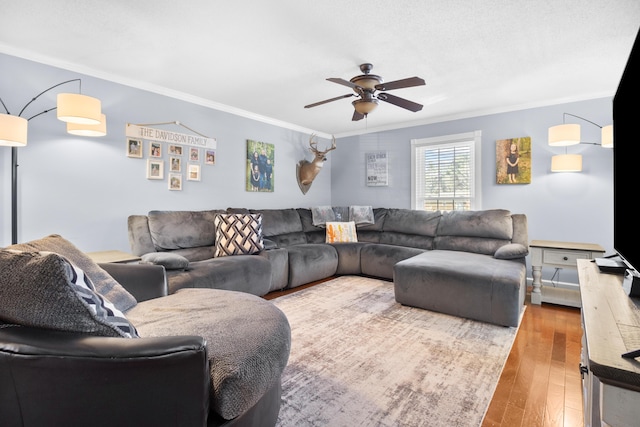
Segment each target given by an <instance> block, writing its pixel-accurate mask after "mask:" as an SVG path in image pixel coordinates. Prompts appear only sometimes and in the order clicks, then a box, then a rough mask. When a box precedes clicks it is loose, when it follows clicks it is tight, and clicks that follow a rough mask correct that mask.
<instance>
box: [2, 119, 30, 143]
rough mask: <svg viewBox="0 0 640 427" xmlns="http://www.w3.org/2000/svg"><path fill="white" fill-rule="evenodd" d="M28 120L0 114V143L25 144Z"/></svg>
mask: <svg viewBox="0 0 640 427" xmlns="http://www.w3.org/2000/svg"><path fill="white" fill-rule="evenodd" d="M28 123H29V122H28V121H27V119H25V118H22V117H18V116H12V115H11V114H0V145H4V146H8V147H24V146H25V145H27V128H28Z"/></svg>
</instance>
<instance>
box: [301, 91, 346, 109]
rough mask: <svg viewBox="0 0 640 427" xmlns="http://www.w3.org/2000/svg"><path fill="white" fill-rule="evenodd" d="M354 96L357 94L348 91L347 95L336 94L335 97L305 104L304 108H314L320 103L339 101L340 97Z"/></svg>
mask: <svg viewBox="0 0 640 427" xmlns="http://www.w3.org/2000/svg"><path fill="white" fill-rule="evenodd" d="M352 96H356V95H355V94H354V93H348V94H346V95H340V96H336V97H335V98H331V99H325V100H324V101H320V102H315V103H313V104H309V105H305V106H304V108H312V107H317V106H318V105H322V104H326V103H327V102H332V101H337V100H338V99H344V98H351V97H352Z"/></svg>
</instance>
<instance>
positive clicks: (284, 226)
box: [250, 209, 302, 237]
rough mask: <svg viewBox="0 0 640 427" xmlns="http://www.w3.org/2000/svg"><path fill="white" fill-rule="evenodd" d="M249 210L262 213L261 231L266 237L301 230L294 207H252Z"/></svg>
mask: <svg viewBox="0 0 640 427" xmlns="http://www.w3.org/2000/svg"><path fill="white" fill-rule="evenodd" d="M250 212H251V213H254V214H260V215H262V233H263V234H264V235H265V236H267V237H269V236H278V235H282V234H289V233H299V232H301V231H302V222H301V221H300V215H299V214H298V211H297V210H295V209H260V210H254V209H252V210H251V211H250Z"/></svg>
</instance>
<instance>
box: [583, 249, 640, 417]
mask: <svg viewBox="0 0 640 427" xmlns="http://www.w3.org/2000/svg"><path fill="white" fill-rule="evenodd" d="M577 264H578V277H579V281H580V298H581V300H582V331H583V336H582V360H581V371H582V373H583V376H582V392H583V394H582V395H583V403H584V425H585V426H586V427H592V426H593V427H599V426H612V427H617V426H637V425H639V424H640V404H639V403H640V358H635V359H630V358H624V357H621V355H622V354H623V353H626V352H629V351H632V350H636V349H639V348H640V299H637V298H630V297H628V296H627V294H626V293H625V292H624V290H623V288H622V279H623V277H622V276H621V275H614V274H606V273H600V270H599V269H598V266H596V265H595V263H594V262H591V261H589V260H578V261H577Z"/></svg>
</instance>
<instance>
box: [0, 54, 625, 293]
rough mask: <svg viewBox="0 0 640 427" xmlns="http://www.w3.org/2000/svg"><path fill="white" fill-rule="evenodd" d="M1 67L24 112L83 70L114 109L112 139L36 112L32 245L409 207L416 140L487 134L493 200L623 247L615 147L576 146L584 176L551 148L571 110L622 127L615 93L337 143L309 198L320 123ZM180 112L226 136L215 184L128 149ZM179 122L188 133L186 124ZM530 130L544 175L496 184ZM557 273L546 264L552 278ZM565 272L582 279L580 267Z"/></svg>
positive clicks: (3, 82) (114, 245)
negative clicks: (308, 164)
mask: <svg viewBox="0 0 640 427" xmlns="http://www.w3.org/2000/svg"><path fill="white" fill-rule="evenodd" d="M0 69H1V70H2V79H0V96H1V97H2V99H3V100H4V102H5V103H6V104H7V107H8V108H9V110H10V111H11V112H12V113H13V114H17V112H18V110H19V109H20V108H22V106H23V105H24V104H25V103H26V102H28V101H29V99H30V98H31V97H33V96H34V95H35V94H37V93H39V92H40V91H42V90H44V89H46V88H47V87H48V86H50V85H53V84H56V83H59V82H61V81H64V80H68V79H73V78H78V77H82V79H83V82H82V87H83V93H85V94H88V95H91V96H95V97H97V98H100V99H101V100H102V106H103V111H104V112H105V113H106V114H107V117H108V135H107V136H106V137H102V138H82V137H76V136H71V135H68V134H67V133H66V132H65V126H64V123H62V122H60V121H58V120H57V119H56V117H55V112H51V113H49V114H47V115H44V116H41V117H38V118H36V119H33V120H32V121H31V122H30V125H29V144H28V146H27V147H25V148H20V149H19V164H20V167H19V191H18V194H19V219H20V221H19V240H20V241H28V240H31V239H36V238H40V237H42V236H45V235H47V234H50V233H59V234H62V235H63V236H65V237H66V238H68V239H70V240H71V241H73V242H74V243H75V244H76V245H78V246H79V247H80V248H81V249H83V250H85V251H96V250H106V249H120V250H125V251H128V250H129V244H128V238H127V225H126V221H127V216H128V215H131V214H145V213H147V212H148V211H149V210H154V209H168V210H179V209H214V208H226V207H238V206H241V207H250V208H282V207H310V206H317V205H326V204H333V205H349V204H366V205H373V206H385V207H402V208H409V207H410V205H411V198H410V175H411V171H410V165H409V163H410V155H411V151H410V141H411V139H419V138H426V137H434V136H442V135H448V134H457V133H463V132H471V131H476V130H480V131H482V153H481V156H482V200H483V206H482V208H484V209H488V208H506V209H509V210H511V211H512V212H516V213H525V214H526V215H527V217H528V219H529V236H530V238H531V239H548V240H565V241H578V242H593V243H599V244H600V245H602V246H603V247H604V248H605V249H606V251H607V253H612V252H613V241H612V239H613V237H612V236H613V224H612V218H613V207H612V205H613V204H612V202H613V196H612V185H613V178H612V162H613V158H612V151H611V150H610V149H604V148H601V147H599V146H593V145H579V146H573V147H569V148H568V151H569V152H570V153H580V154H582V155H583V172H582V173H564V174H561V173H560V174H559V173H550V172H549V168H550V164H551V156H552V155H554V154H560V153H563V152H564V149H561V148H552V147H549V146H548V145H547V143H546V140H547V129H548V127H549V126H552V125H556V124H560V123H562V113H563V112H567V113H571V114H576V115H579V116H582V117H585V118H587V119H589V120H591V121H593V122H596V123H599V124H602V125H604V124H610V123H611V121H612V118H611V99H610V98H606V99H597V100H590V101H583V102H576V103H570V104H563V105H556V106H550V107H544V108H535V109H529V110H521V111H515V112H510V113H503V114H494V115H487V116H480V117H474V118H470V119H462V120H455V121H447V122H442V123H436V124H431V125H424V126H417V127H411V128H405V129H400V130H392V131H385V132H377V133H371V134H367V135H362V136H353V137H345V138H339V139H338V141H337V143H338V148H337V150H335V151H332V152H331V153H330V155H329V156H328V158H329V160H328V162H327V163H326V165H325V167H324V168H323V171H322V172H321V173H320V175H319V176H318V178H316V181H315V182H314V184H313V186H312V188H311V190H310V191H309V192H308V193H307V194H306V195H303V194H302V193H301V191H300V189H299V188H298V185H297V182H296V180H295V165H296V163H297V162H298V161H299V160H300V159H302V158H307V159H310V157H311V155H310V153H309V151H308V149H307V147H308V145H307V144H308V138H309V135H308V134H307V133H304V132H299V131H292V130H289V129H285V128H283V127H279V126H275V125H272V124H267V123H263V122H261V121H255V120H250V119H247V118H243V117H240V116H236V115H233V114H229V113H225V112H221V111H218V110H215V109H212V108H207V107H203V106H201V105H196V104H193V103H188V102H184V101H180V100H177V99H175V98H170V97H166V96H162V95H158V94H155V93H150V92H147V91H143V90H138V89H134V88H131V87H129V86H125V85H121V84H116V83H113V82H108V81H105V80H101V79H97V78H92V77H88V76H82V75H79V74H78V73H75V72H71V71H67V70H61V69H58V68H54V67H50V66H46V65H42V64H38V63H34V62H31V61H26V60H23V59H20V58H15V57H11V56H6V55H2V54H0ZM69 87H70V88H73V87H72V86H69ZM55 93H56V92H54V93H53V94H48V95H46V96H43V97H42V99H41V100H39V101H37V102H36V103H35V105H34V107H33V109H32V111H33V114H35V113H36V112H39V111H41V110H42V109H44V108H50V107H53V106H54V105H55ZM25 115H26V116H28V114H25ZM174 120H179V121H181V122H183V123H184V124H186V125H188V126H189V127H191V128H193V129H195V130H197V131H198V132H201V133H204V134H206V135H208V136H211V137H215V138H217V140H218V150H217V159H216V165H215V166H207V165H204V164H203V165H202V181H201V182H189V181H185V182H184V190H183V191H179V192H174V191H169V190H168V189H167V180H166V178H165V180H163V181H151V180H147V179H146V178H145V161H146V160H145V159H132V158H127V157H126V155H125V124H126V123H158V122H169V121H174ZM576 123H580V124H581V125H582V132H583V135H582V136H583V137H582V139H583V140H584V141H589V142H599V141H600V135H599V129H598V128H597V127H595V126H593V125H590V124H588V123H585V122H582V121H576ZM166 129H167V130H173V131H176V132H183V133H188V131H185V130H184V129H182V128H171V127H169V128H166ZM521 136H530V137H531V138H532V151H533V153H532V178H531V184H528V185H497V184H495V141H496V140H499V139H505V138H514V137H521ZM247 139H255V140H259V141H263V142H267V143H271V144H275V146H276V160H275V163H276V171H275V176H276V180H275V192H274V193H257V194H256V193H249V192H246V191H245V190H244V163H243V162H244V159H245V151H246V140H247ZM325 142H327V141H326V140H321V144H322V143H325ZM369 151H387V152H388V155H389V175H390V185H389V186H388V187H367V186H366V185H365V180H364V178H365V153H366V152H369ZM145 157H146V155H145ZM164 159H165V160H166V159H167V156H166V154H165V157H164ZM10 165H11V150H10V149H9V148H4V147H3V148H0V191H1V193H0V213H1V218H0V246H4V245H7V244H9V243H10V241H11V228H10V202H11V199H10V184H11V170H10V169H11V168H10ZM165 167H166V165H165ZM166 173H167V171H166V170H165V174H166ZM549 274H550V273H549V272H546V271H543V278H545V277H547V276H548V275H549ZM560 280H561V281H565V280H566V281H570V282H575V278H574V276H573V274H572V272H566V270H563V272H562V274H561V277H560Z"/></svg>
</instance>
